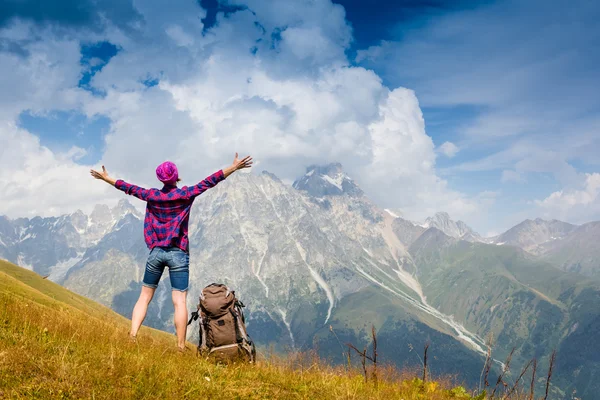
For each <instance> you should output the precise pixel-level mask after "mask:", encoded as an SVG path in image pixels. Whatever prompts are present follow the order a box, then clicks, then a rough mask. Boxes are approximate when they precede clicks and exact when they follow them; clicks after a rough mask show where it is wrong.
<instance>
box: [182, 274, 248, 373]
mask: <svg viewBox="0 0 600 400" xmlns="http://www.w3.org/2000/svg"><path fill="white" fill-rule="evenodd" d="M244 307H245V306H244V304H243V303H242V302H241V301H240V300H238V299H237V298H236V297H235V291H233V290H231V289H229V288H228V287H227V286H225V285H222V284H218V283H212V284H210V285H208V286H206V287H205V288H204V289H202V292H201V293H200V303H199V304H198V309H197V310H196V311H194V312H193V313H192V317H191V318H190V320H189V322H188V325H190V324H191V323H192V321H195V320H199V323H198V325H199V327H200V340H199V343H198V351H199V352H200V354H208V356H210V357H214V358H215V359H216V360H218V361H224V362H228V361H247V362H251V363H253V362H255V361H256V348H255V346H254V343H253V342H252V340H251V339H250V336H249V335H248V332H247V331H246V319H245V317H244V312H243V311H242V308H244Z"/></svg>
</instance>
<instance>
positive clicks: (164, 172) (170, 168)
mask: <svg viewBox="0 0 600 400" xmlns="http://www.w3.org/2000/svg"><path fill="white" fill-rule="evenodd" d="M156 177H157V178H158V180H159V181H161V182H162V183H165V184H171V185H172V184H174V183H176V182H177V178H179V172H178V171H177V166H176V165H175V164H173V163H172V162H171V161H165V162H164V163H162V164H160V165H159V166H158V167H156Z"/></svg>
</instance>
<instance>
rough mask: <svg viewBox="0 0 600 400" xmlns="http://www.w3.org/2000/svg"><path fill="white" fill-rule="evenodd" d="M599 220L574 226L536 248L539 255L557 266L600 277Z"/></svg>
mask: <svg viewBox="0 0 600 400" xmlns="http://www.w3.org/2000/svg"><path fill="white" fill-rule="evenodd" d="M598 243H600V222H590V223H587V224H584V225H581V226H578V227H574V228H573V229H571V230H570V231H569V232H568V233H567V234H565V235H563V236H562V237H560V238H559V239H557V240H552V241H548V242H546V243H543V244H541V245H540V246H539V248H538V253H539V254H541V257H542V258H543V259H545V260H547V261H549V262H552V263H554V264H555V265H557V266H558V267H559V268H561V269H563V270H565V271H569V272H577V273H580V274H582V275H586V276H596V277H600V246H598Z"/></svg>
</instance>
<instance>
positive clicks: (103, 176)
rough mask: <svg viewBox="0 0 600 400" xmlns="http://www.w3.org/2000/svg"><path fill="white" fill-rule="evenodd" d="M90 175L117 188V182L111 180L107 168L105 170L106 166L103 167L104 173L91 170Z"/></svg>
mask: <svg viewBox="0 0 600 400" xmlns="http://www.w3.org/2000/svg"><path fill="white" fill-rule="evenodd" d="M90 174H92V176H93V177H94V178H96V179H100V180H101V181H104V182H106V183H108V184H109V185H111V186H115V183H116V182H117V181H116V180H115V179H114V178H111V177H110V176H109V175H108V172H106V168H104V165H103V166H102V172H98V171H95V170H93V169H91V170H90Z"/></svg>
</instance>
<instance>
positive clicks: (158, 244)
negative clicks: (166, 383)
mask: <svg viewBox="0 0 600 400" xmlns="http://www.w3.org/2000/svg"><path fill="white" fill-rule="evenodd" d="M251 166H252V158H251V157H250V156H247V157H244V158H243V159H241V160H240V159H238V154H237V153H235V159H234V160H233V163H232V164H231V165H230V166H229V167H227V168H225V169H222V170H219V171H217V172H215V173H214V174H212V175H211V176H209V177H208V178H206V179H204V180H203V181H201V182H199V183H198V184H197V185H194V186H189V187H188V186H183V187H181V188H179V187H177V182H179V181H180V179H179V173H178V171H177V166H176V165H175V164H173V163H172V162H170V161H166V162H164V163H162V164H160V165H159V166H158V167H157V168H156V177H157V178H158V180H159V181H161V182H162V183H163V184H164V186H163V188H162V189H144V188H141V187H139V186H135V185H132V184H130V183H127V182H125V181H123V180H122V179H118V180H115V179H113V178H111V177H110V176H109V175H108V173H107V172H106V169H105V168H104V166H102V172H98V171H94V170H91V171H90V173H91V174H92V176H93V177H94V178H96V179H100V180H103V181H104V182H106V183H109V184H110V185H112V186H114V187H116V188H117V189H119V190H122V191H123V192H125V193H127V194H129V195H132V196H135V197H137V198H138V199H140V200H143V201H145V202H146V203H147V206H146V216H145V218H144V239H145V241H146V245H147V246H148V248H149V249H150V255H149V256H148V261H147V262H146V271H145V273H144V279H143V282H142V291H141V293H140V297H139V299H138V301H137V303H136V304H135V307H134V308H133V315H132V317H131V331H130V333H129V335H130V337H131V339H132V340H134V341H135V340H136V335H137V332H138V330H139V329H140V326H141V325H142V322H144V318H146V312H147V311H148V304H150V301H151V300H152V297H153V296H154V291H155V290H156V288H157V286H158V282H159V281H160V278H161V276H162V273H163V270H164V268H165V267H168V268H169V278H170V281H171V288H172V297H173V305H174V307H175V329H176V331H177V346H178V347H179V349H180V350H185V337H186V330H187V316H188V312H187V307H186V300H187V289H188V283H189V260H190V258H189V243H188V222H189V218H190V209H191V208H192V204H193V202H194V200H195V198H196V197H197V196H199V195H200V194H202V193H203V192H205V191H206V190H208V189H210V188H212V187H214V186H216V185H217V184H218V183H219V182H221V181H222V180H224V179H225V178H227V177H228V176H229V175H231V174H232V173H234V172H235V171H237V170H240V169H244V168H250V167H251Z"/></svg>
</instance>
